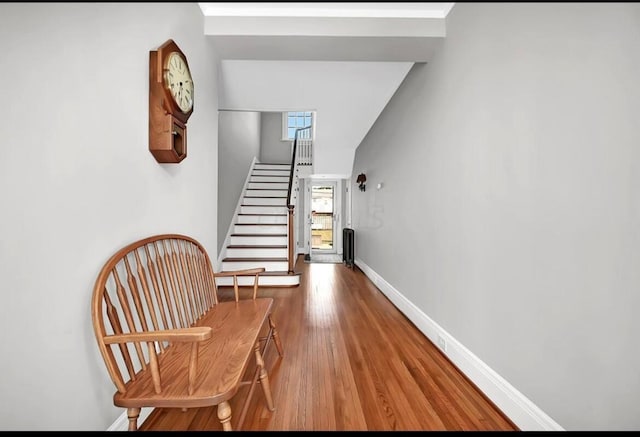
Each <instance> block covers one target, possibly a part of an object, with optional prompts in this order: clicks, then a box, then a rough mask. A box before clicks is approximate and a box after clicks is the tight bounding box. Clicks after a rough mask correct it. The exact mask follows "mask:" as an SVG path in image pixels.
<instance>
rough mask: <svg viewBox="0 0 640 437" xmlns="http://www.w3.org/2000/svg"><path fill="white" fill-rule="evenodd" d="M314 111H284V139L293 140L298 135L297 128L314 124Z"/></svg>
mask: <svg viewBox="0 0 640 437" xmlns="http://www.w3.org/2000/svg"><path fill="white" fill-rule="evenodd" d="M313 118H314V117H313V112H310V111H309V112H283V113H282V141H292V140H293V139H294V138H295V136H296V129H300V128H302V127H308V126H312V125H313Z"/></svg>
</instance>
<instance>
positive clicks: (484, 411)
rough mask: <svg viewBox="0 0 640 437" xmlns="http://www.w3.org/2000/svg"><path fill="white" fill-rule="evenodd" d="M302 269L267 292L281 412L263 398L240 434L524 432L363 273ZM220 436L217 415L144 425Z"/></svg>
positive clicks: (166, 415) (169, 415)
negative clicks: (295, 282) (290, 283)
mask: <svg viewBox="0 0 640 437" xmlns="http://www.w3.org/2000/svg"><path fill="white" fill-rule="evenodd" d="M296 269H297V270H298V271H301V272H302V277H301V283H300V286H299V287H295V288H266V287H263V288H262V293H263V295H265V296H271V297H273V298H274V299H275V310H274V314H273V316H274V320H275V321H276V323H277V327H278V331H279V333H280V338H281V340H282V343H283V347H284V357H282V358H280V357H279V356H278V353H277V351H276V350H275V347H271V349H270V350H269V351H268V352H267V354H266V356H265V357H264V358H265V363H266V365H267V369H268V370H269V379H270V382H271V390H272V393H273V397H274V402H275V404H276V410H275V411H274V412H270V411H269V410H268V409H267V408H266V405H265V402H264V396H263V395H262V391H261V390H259V389H258V390H256V392H255V394H254V397H253V400H252V401H251V405H250V408H249V412H248V413H247V416H246V418H245V420H244V423H243V426H242V429H243V430H254V431H255V430H268V431H277V430H288V431H297V430H300V431H342V430H369V431H390V430H398V431H404V430H406V431H417V430H517V427H516V426H515V425H514V424H513V423H511V421H509V420H508V419H507V418H506V417H505V416H504V415H503V414H502V413H501V412H500V411H499V410H498V409H497V408H496V407H495V406H494V405H493V404H492V403H491V402H490V401H489V400H488V399H487V398H485V397H484V395H482V394H481V393H480V392H479V391H478V390H477V388H476V387H475V386H474V385H473V384H472V383H471V382H470V381H468V380H467V379H466V378H465V377H464V376H463V375H462V374H461V373H460V372H459V371H458V370H457V368H456V367H455V366H453V364H451V362H449V361H448V359H447V358H446V357H445V356H444V355H443V354H442V353H441V352H440V351H439V349H438V348H437V347H436V346H435V345H434V344H433V343H431V341H429V340H428V339H427V338H426V337H425V336H424V335H423V334H422V333H421V332H420V331H419V330H418V329H417V328H416V327H415V326H414V325H413V324H412V323H411V322H410V321H409V320H408V319H406V318H405V317H404V315H403V314H402V313H400V311H398V310H397V309H396V308H395V307H394V306H393V304H392V303H391V302H390V301H389V300H387V298H386V297H385V296H384V295H383V294H382V293H381V292H380V291H379V290H378V289H377V288H376V287H375V286H374V285H373V284H372V283H371V282H370V281H369V280H368V278H367V277H366V276H365V275H364V274H363V273H362V272H361V271H360V270H359V269H358V268H357V267H355V268H354V269H351V268H349V267H347V266H345V265H343V264H307V263H304V262H303V260H302V258H299V259H298V262H297V264H296ZM228 291H229V294H228V296H227V294H226V293H227V290H225V291H224V292H223V293H222V295H223V299H222V300H227V299H232V291H231V289H229V290H228ZM243 292H244V290H243ZM246 292H247V293H249V289H247V291H246ZM247 296H248V295H247ZM272 346H273V345H272ZM250 370H251V369H250ZM243 390H244V389H241V391H239V392H238V394H237V395H236V397H235V399H234V401H232V402H231V408H232V411H234V410H233V408H234V406H235V405H237V404H239V403H240V402H236V401H237V400H238V398H239V397H241V396H243V395H244V394H245V393H244V392H243ZM234 419H235V417H233V418H232V425H233V426H234V429H236V423H235V421H234ZM221 429H222V427H221V425H220V423H219V422H218V418H217V415H216V411H215V407H211V408H196V409H190V410H187V411H184V412H183V411H181V410H175V409H161V408H158V409H155V410H154V411H153V412H152V413H151V415H150V416H149V417H148V418H147V420H146V421H145V422H144V423H143V424H142V425H141V426H140V430H151V431H159V430H221Z"/></svg>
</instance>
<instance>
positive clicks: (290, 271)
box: [287, 205, 294, 274]
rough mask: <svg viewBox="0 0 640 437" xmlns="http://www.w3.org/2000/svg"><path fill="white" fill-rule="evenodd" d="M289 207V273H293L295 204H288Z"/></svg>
mask: <svg viewBox="0 0 640 437" xmlns="http://www.w3.org/2000/svg"><path fill="white" fill-rule="evenodd" d="M287 208H289V274H291V273H293V260H294V257H293V254H294V251H293V208H294V206H293V205H287Z"/></svg>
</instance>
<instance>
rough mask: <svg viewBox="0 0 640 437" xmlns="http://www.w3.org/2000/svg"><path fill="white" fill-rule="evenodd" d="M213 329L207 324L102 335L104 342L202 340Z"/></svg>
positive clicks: (209, 336)
mask: <svg viewBox="0 0 640 437" xmlns="http://www.w3.org/2000/svg"><path fill="white" fill-rule="evenodd" d="M212 333H213V331H212V329H211V328H210V327H209V326H198V327H193V328H181V329H165V330H161V331H147V332H131V333H126V334H114V335H107V336H105V337H104V342H105V343H106V344H118V343H132V342H150V341H181V342H192V341H202V340H206V339H208V338H211V335H212Z"/></svg>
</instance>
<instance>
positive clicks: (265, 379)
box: [255, 345, 276, 411]
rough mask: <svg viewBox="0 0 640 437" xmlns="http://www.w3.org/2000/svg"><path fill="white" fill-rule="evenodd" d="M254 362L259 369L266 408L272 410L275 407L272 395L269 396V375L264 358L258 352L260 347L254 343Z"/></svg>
mask: <svg viewBox="0 0 640 437" xmlns="http://www.w3.org/2000/svg"><path fill="white" fill-rule="evenodd" d="M255 351H256V364H257V365H258V368H259V369H260V385H261V386H262V392H263V393H264V397H265V399H266V401H267V408H268V409H269V411H274V410H275V409H276V407H275V406H274V405H273V396H271V385H270V384H269V375H268V374H267V369H265V368H264V360H263V359H262V354H260V348H259V347H258V345H256V348H255Z"/></svg>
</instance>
